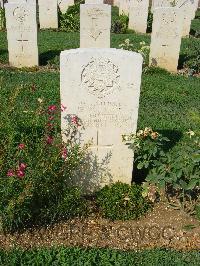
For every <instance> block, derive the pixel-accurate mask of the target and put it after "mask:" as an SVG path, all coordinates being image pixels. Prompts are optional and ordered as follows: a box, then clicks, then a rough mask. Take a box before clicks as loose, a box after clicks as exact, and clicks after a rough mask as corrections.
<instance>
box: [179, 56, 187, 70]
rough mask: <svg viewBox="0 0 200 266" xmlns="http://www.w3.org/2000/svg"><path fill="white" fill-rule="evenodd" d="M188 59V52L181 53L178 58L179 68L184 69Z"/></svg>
mask: <svg viewBox="0 0 200 266" xmlns="http://www.w3.org/2000/svg"><path fill="white" fill-rule="evenodd" d="M187 60H188V55H187V54H180V55H179V60H178V69H183V67H184V63H185V62H186V61H187Z"/></svg>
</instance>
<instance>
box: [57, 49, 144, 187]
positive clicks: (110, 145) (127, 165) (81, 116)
mask: <svg viewBox="0 0 200 266" xmlns="http://www.w3.org/2000/svg"><path fill="white" fill-rule="evenodd" d="M142 61H143V59H142V56H141V55H140V54H137V53H134V52H129V51H125V50H120V49H95V48H93V49H76V50H68V51H64V52H61V59H60V62H61V66H60V69H61V103H62V104H63V105H65V106H67V110H65V111H64V112H62V114H61V117H62V118H61V126H62V132H63V133H64V132H65V130H66V127H68V123H69V121H71V119H72V117H74V116H76V117H78V120H80V121H81V124H82V126H83V127H82V128H81V129H80V139H79V141H80V144H81V145H84V144H86V143H88V142H90V143H91V146H90V147H89V149H88V153H89V154H90V156H89V157H88V158H87V159H88V162H85V164H84V166H83V167H85V168H84V169H82V173H79V174H78V175H77V176H78V177H77V179H76V178H74V182H77V184H78V185H82V186H83V187H84V189H85V190H94V189H95V188H98V187H101V186H103V185H105V184H109V183H111V182H116V181H118V180H119V181H121V182H125V183H128V184H130V183H131V180H132V170H133V152H132V151H131V150H130V149H128V146H127V145H125V144H124V143H123V142H122V135H123V134H130V133H135V132H136V129H137V118H138V108H139V96H140V84H141V74H142ZM63 140H64V141H66V137H65V135H64V134H63Z"/></svg>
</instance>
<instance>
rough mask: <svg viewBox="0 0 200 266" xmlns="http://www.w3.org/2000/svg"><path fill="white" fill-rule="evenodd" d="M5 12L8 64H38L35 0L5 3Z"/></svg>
mask: <svg viewBox="0 0 200 266" xmlns="http://www.w3.org/2000/svg"><path fill="white" fill-rule="evenodd" d="M5 12H6V28H7V39H8V51H9V63H10V65H11V66H15V67H32V66H36V65H38V45H37V20H36V1H34V0H32V3H31V4H30V3H26V2H22V3H19V4H18V3H14V2H13V3H8V4H5Z"/></svg>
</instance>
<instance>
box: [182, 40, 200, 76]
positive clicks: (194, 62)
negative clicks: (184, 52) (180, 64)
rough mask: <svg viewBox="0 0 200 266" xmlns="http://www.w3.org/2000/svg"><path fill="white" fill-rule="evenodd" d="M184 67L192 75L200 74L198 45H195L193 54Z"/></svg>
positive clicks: (189, 56)
mask: <svg viewBox="0 0 200 266" xmlns="http://www.w3.org/2000/svg"><path fill="white" fill-rule="evenodd" d="M184 67H185V68H188V69H189V70H190V71H191V72H192V73H200V50H199V47H198V45H196V46H195V45H194V51H193V54H192V55H188V56H187V57H186V59H185V62H184Z"/></svg>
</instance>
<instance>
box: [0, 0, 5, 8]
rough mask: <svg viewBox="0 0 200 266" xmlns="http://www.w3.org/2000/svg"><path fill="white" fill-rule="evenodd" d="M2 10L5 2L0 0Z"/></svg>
mask: <svg viewBox="0 0 200 266" xmlns="http://www.w3.org/2000/svg"><path fill="white" fill-rule="evenodd" d="M0 8H4V3H3V0H0Z"/></svg>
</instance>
